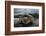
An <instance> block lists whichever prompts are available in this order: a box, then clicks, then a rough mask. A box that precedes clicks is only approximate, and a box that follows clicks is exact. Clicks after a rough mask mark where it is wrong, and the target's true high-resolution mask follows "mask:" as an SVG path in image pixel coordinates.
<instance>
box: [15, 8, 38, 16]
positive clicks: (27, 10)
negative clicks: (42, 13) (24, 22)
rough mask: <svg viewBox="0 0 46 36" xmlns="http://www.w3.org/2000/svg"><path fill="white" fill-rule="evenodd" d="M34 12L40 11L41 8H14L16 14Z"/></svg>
mask: <svg viewBox="0 0 46 36" xmlns="http://www.w3.org/2000/svg"><path fill="white" fill-rule="evenodd" d="M29 13H31V14H34V13H39V9H30V8H14V15H19V14H21V15H24V14H27V15H28V14H29Z"/></svg>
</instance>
